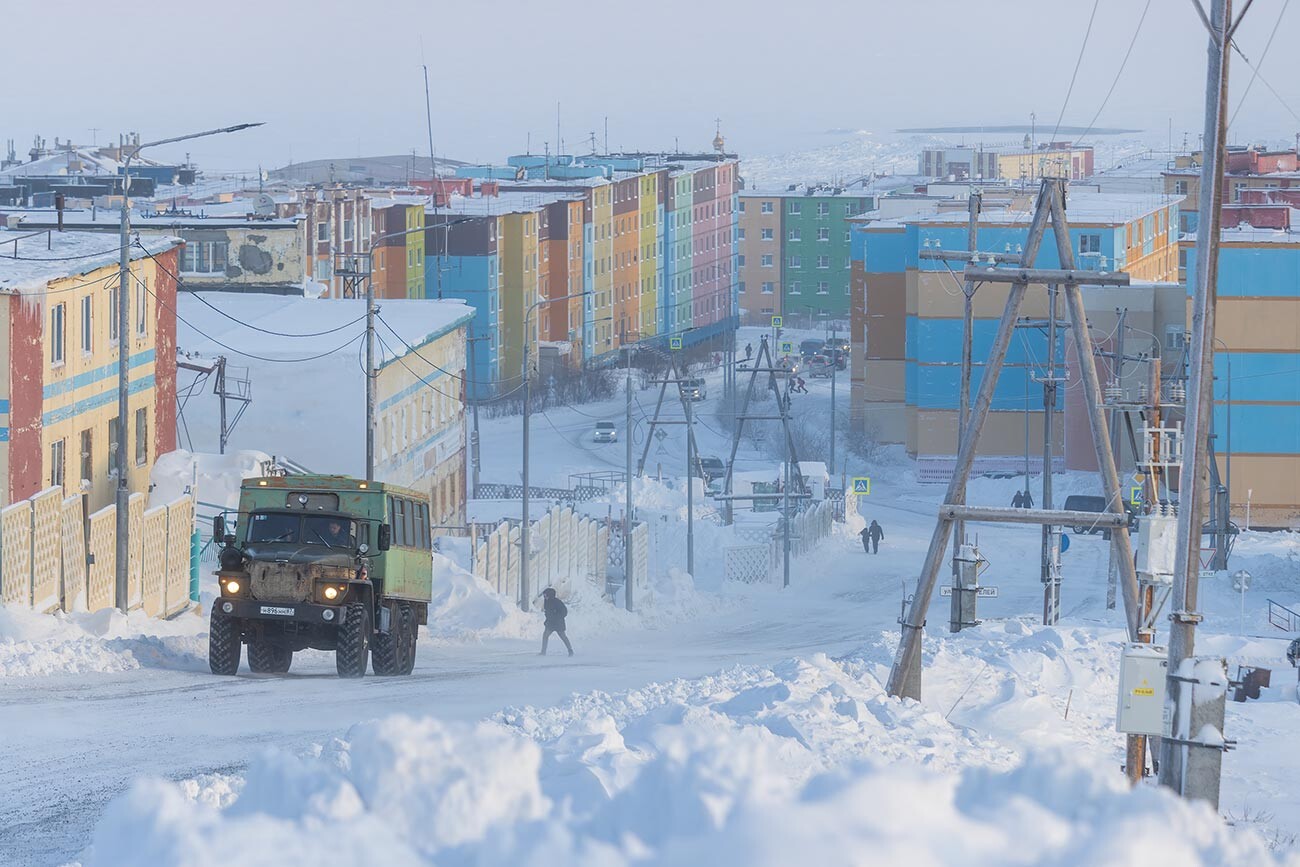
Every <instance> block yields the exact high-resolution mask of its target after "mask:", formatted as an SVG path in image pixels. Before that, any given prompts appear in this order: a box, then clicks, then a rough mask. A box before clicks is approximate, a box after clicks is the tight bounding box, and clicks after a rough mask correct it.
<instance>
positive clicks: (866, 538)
mask: <svg viewBox="0 0 1300 867" xmlns="http://www.w3.org/2000/svg"><path fill="white" fill-rule="evenodd" d="M858 535H859V536H861V537H862V553H863V554H870V553H871V528H870V527H863V528H862V531H861V532H860V533H858Z"/></svg>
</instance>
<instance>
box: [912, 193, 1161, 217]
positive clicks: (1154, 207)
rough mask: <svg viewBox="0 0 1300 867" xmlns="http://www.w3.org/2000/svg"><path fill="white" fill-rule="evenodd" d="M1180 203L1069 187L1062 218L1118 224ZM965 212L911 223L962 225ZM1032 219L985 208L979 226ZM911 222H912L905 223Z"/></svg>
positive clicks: (1018, 211) (1025, 213)
mask: <svg viewBox="0 0 1300 867" xmlns="http://www.w3.org/2000/svg"><path fill="white" fill-rule="evenodd" d="M1182 200H1183V197H1182V196H1173V195H1170V196H1166V195H1163V194H1161V195H1155V194H1132V193H1099V192H1095V191H1092V190H1088V189H1086V188H1085V189H1080V188H1077V187H1070V189H1069V191H1068V193H1067V198H1066V216H1067V218H1068V219H1069V221H1070V223H1071V224H1072V225H1076V224H1082V225H1095V224H1098V223H1100V224H1103V225H1109V224H1115V225H1118V224H1121V223H1130V222H1132V221H1134V220H1137V219H1141V218H1142V217H1145V216H1147V215H1148V214H1154V213H1156V212H1157V211H1161V210H1164V209H1165V208H1168V207H1170V206H1171V205H1176V204H1178V203H1179V202H1181V201H1182ZM967 219H968V217H967V214H966V212H965V211H952V212H950V213H946V214H943V213H941V214H931V215H927V216H925V217H923V218H920V219H918V220H916V221H915V222H918V223H921V224H927V225H933V224H937V223H961V224H963V225H964V224H965V223H966V221H967ZM1032 219H1033V208H1032V207H1030V208H1014V207H1005V208H1002V209H994V208H992V207H985V209H984V211H983V213H982V214H981V215H980V225H1007V224H1011V225H1018V224H1021V223H1023V224H1025V225H1028V224H1029V223H1030V222H1031V221H1032ZM909 222H912V221H909Z"/></svg>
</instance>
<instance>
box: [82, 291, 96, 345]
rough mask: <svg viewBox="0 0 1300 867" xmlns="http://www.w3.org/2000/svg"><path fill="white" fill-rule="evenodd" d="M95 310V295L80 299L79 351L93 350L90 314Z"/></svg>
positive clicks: (93, 332) (93, 331)
mask: <svg viewBox="0 0 1300 867" xmlns="http://www.w3.org/2000/svg"><path fill="white" fill-rule="evenodd" d="M94 312H95V296H93V295H87V296H85V297H84V298H82V299H81V351H82V352H85V353H90V352H94V350H95V328H94V320H93V318H92V315H93V314H94Z"/></svg>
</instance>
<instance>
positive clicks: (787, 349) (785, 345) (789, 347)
mask: <svg viewBox="0 0 1300 867" xmlns="http://www.w3.org/2000/svg"><path fill="white" fill-rule="evenodd" d="M780 348H781V353H782V354H783V355H789V354H791V353H792V352H794V341H793V340H782V341H781V347H780Z"/></svg>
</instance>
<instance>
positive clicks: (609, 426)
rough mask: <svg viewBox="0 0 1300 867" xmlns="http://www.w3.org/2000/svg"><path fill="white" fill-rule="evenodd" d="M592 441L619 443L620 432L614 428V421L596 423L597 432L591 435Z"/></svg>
mask: <svg viewBox="0 0 1300 867" xmlns="http://www.w3.org/2000/svg"><path fill="white" fill-rule="evenodd" d="M591 441H592V442H594V443H616V442H618V430H617V429H616V428H615V427H614V423H613V422H612V421H598V422H596V430H595V432H594V433H593V434H592V435H591Z"/></svg>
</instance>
